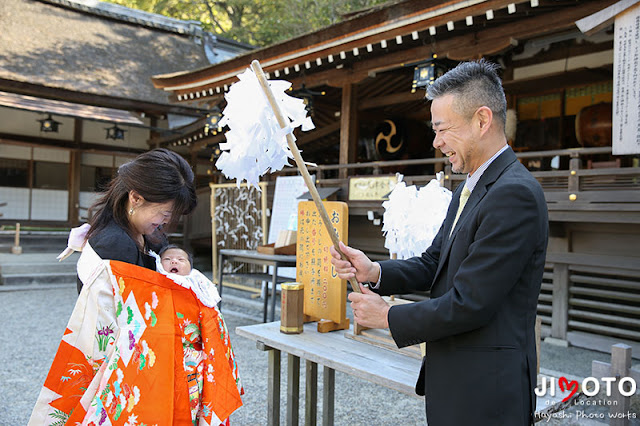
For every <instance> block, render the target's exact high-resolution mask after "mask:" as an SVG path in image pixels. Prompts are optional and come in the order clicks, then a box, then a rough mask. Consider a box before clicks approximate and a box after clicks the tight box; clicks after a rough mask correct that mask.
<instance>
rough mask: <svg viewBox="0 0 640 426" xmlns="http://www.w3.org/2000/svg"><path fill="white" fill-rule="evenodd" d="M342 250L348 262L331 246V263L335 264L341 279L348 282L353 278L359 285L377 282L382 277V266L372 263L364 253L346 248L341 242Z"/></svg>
mask: <svg viewBox="0 0 640 426" xmlns="http://www.w3.org/2000/svg"><path fill="white" fill-rule="evenodd" d="M340 250H341V251H342V253H343V254H344V255H345V256H346V257H347V259H348V260H342V258H341V257H340V254H339V253H338V251H337V250H336V249H335V247H333V246H330V247H329V251H330V252H331V256H332V258H331V263H332V264H333V266H334V268H335V270H336V272H337V273H338V276H339V277H340V279H343V280H348V279H351V278H353V277H355V278H356V281H358V282H359V283H363V282H369V281H371V282H374V283H375V282H377V281H378V277H379V276H380V265H379V264H377V263H375V262H372V261H371V260H370V259H369V258H368V257H367V256H366V255H365V254H364V253H363V252H361V251H360V250H356V249H354V248H351V247H348V246H345V245H344V244H343V243H342V242H340Z"/></svg>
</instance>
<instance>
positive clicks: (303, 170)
mask: <svg viewBox="0 0 640 426" xmlns="http://www.w3.org/2000/svg"><path fill="white" fill-rule="evenodd" d="M251 69H252V70H253V72H254V73H255V75H256V77H258V81H259V82H260V86H261V87H262V90H263V91H264V94H265V95H266V96H267V100H268V101H269V104H270V105H271V108H272V109H273V112H274V114H275V116H276V119H277V120H278V124H279V125H280V127H281V128H285V127H287V125H288V124H289V123H288V122H287V121H286V120H285V117H284V115H283V114H282V111H281V110H280V105H278V102H276V98H275V97H274V96H273V92H272V91H271V87H269V82H268V81H267V78H266V77H265V75H264V72H263V71H262V67H261V66H260V62H258V61H252V62H251ZM287 145H289V149H290V150H291V153H292V154H293V158H294V160H295V161H296V165H297V166H298V169H299V170H300V174H301V175H302V178H303V179H304V183H305V184H306V185H307V188H308V189H309V194H311V198H312V199H313V202H314V203H315V204H316V208H317V209H318V212H319V213H320V217H321V218H322V223H324V226H325V228H326V229H327V232H328V233H329V236H330V237H331V242H332V243H333V247H335V249H336V251H337V252H338V253H340V257H342V259H343V260H349V259H347V257H346V256H345V255H344V253H342V251H341V250H340V246H339V244H338V243H339V242H340V240H339V239H338V234H337V233H336V230H335V229H334V228H333V225H332V224H331V220H329V215H328V214H327V210H326V209H325V208H324V204H322V199H321V198H320V194H318V189H317V188H316V186H315V185H314V183H313V180H311V175H310V174H309V170H308V169H307V165H306V164H305V163H304V160H303V159H302V155H300V150H299V149H298V147H297V146H296V142H295V140H293V136H292V135H291V133H288V134H287ZM349 282H350V283H351V288H353V291H356V292H358V293H360V292H361V291H360V285H358V282H357V281H356V279H355V278H351V279H350V280H349Z"/></svg>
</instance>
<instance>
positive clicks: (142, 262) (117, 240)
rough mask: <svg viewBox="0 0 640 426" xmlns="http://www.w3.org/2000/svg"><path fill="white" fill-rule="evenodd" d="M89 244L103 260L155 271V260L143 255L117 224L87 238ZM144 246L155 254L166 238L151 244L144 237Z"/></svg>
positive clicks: (163, 237) (111, 224) (162, 237)
mask: <svg viewBox="0 0 640 426" xmlns="http://www.w3.org/2000/svg"><path fill="white" fill-rule="evenodd" d="M89 244H91V247H92V248H93V250H94V251H95V252H96V253H97V254H98V256H100V257H101V258H102V259H105V260H119V261H121V262H126V263H131V264H133V265H138V266H142V267H144V268H147V269H151V270H153V271H155V270H156V259H155V258H154V257H153V256H149V255H148V254H144V253H143V252H141V251H140V250H139V249H138V245H137V244H136V243H135V241H133V239H132V238H131V236H129V234H128V233H127V231H125V230H124V229H122V228H121V227H120V226H119V225H118V224H117V223H115V222H111V223H110V224H109V225H107V227H106V228H104V229H103V230H102V231H100V232H99V233H98V234H97V235H94V236H92V237H91V238H89ZM145 244H146V245H147V247H148V248H149V249H150V250H153V251H155V252H156V253H158V252H160V249H161V248H162V247H163V246H165V245H166V244H167V238H166V236H165V235H164V234H162V235H161V238H160V241H159V242H158V243H155V244H152V243H151V242H150V241H149V240H148V239H146V237H145ZM81 289H82V282H80V279H78V293H80V290H81Z"/></svg>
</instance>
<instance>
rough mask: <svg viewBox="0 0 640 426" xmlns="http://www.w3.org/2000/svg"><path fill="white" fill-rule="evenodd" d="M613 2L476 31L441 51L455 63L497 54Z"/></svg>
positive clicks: (579, 6) (567, 26) (572, 23)
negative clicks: (515, 42) (475, 56)
mask: <svg viewBox="0 0 640 426" xmlns="http://www.w3.org/2000/svg"><path fill="white" fill-rule="evenodd" d="M613 1H614V0H602V1H598V2H591V3H585V4H582V3H580V4H576V5H575V6H572V7H569V8H566V9H563V10H559V11H553V12H550V13H545V14H541V15H538V16H535V17H533V18H528V19H522V20H519V21H516V22H512V23H508V24H505V25H501V26H499V27H496V28H492V29H488V30H484V31H478V32H476V33H474V34H470V35H468V36H463V38H462V40H459V41H463V40H464V41H465V42H464V43H459V44H450V43H448V46H447V47H446V49H444V51H443V52H437V53H442V54H446V55H447V57H449V58H451V59H456V60H463V59H467V58H470V57H472V56H474V55H476V54H481V55H488V54H495V53H498V52H500V51H501V50H502V49H504V48H507V47H509V45H510V44H512V43H513V41H517V40H521V39H527V38H530V37H538V36H542V35H546V34H549V33H554V32H558V31H562V30H566V29H570V28H575V21H576V20H578V19H580V18H582V17H583V16H585V15H588V14H590V13H593V12H595V11H598V10H600V9H602V8H603V7H605V6H606V5H607V4H610V3H612V2H613Z"/></svg>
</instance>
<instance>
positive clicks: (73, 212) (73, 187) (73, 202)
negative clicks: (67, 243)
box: [67, 118, 82, 226]
mask: <svg viewBox="0 0 640 426" xmlns="http://www.w3.org/2000/svg"><path fill="white" fill-rule="evenodd" d="M73 142H74V144H75V145H76V146H79V145H80V143H81V142H82V120H81V119H79V118H76V119H75V120H73ZM81 164H82V152H81V151H80V150H72V151H71V152H70V155H69V204H68V205H69V208H68V209H67V211H68V216H67V218H68V220H69V224H70V225H71V226H78V225H79V224H80V219H79V218H78V216H79V212H80V168H81Z"/></svg>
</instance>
